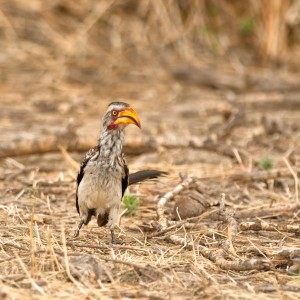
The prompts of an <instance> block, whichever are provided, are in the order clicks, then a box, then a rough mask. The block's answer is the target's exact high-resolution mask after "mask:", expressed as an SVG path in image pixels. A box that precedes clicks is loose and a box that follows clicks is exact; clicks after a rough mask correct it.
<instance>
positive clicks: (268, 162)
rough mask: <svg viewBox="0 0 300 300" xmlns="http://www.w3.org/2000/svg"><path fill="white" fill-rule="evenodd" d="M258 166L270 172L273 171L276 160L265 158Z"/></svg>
mask: <svg viewBox="0 0 300 300" xmlns="http://www.w3.org/2000/svg"><path fill="white" fill-rule="evenodd" d="M258 165H259V166H260V167H261V168H262V169H264V170H266V171H268V170H271V169H272V168H273V166H274V160H273V159H272V158H270V157H264V158H262V159H261V160H260V161H259V162H258Z"/></svg>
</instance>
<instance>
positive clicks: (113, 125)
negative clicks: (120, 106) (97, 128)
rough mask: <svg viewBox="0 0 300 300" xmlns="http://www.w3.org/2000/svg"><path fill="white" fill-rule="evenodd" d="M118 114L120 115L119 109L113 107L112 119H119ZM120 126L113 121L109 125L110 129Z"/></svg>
mask: <svg viewBox="0 0 300 300" xmlns="http://www.w3.org/2000/svg"><path fill="white" fill-rule="evenodd" d="M118 116H119V111H117V110H115V109H113V110H112V111H111V117H112V119H113V120H114V121H116V120H117V119H118ZM118 126H119V125H118V124H115V123H111V124H110V125H108V129H109V130H113V129H116V128H118Z"/></svg>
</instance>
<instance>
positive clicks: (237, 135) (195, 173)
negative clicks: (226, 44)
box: [0, 0, 300, 299]
mask: <svg viewBox="0 0 300 300" xmlns="http://www.w3.org/2000/svg"><path fill="white" fill-rule="evenodd" d="M25 2H26V3H25ZM127 2H128V3H129V4H130V3H131V4H132V1H127ZM127 2H126V3H127ZM8 3H9V4H8ZM28 3H30V5H29V4H28ZM28 3H27V1H22V0H15V1H9V2H6V1H2V2H0V8H1V14H0V21H1V24H0V25H1V30H2V31H1V32H0V34H1V37H2V38H1V41H0V46H1V55H0V64H1V73H0V75H1V83H0V94H1V95H0V97H1V100H0V116H1V118H0V136H1V144H0V159H1V161H0V228H1V230H0V298H1V299H64V298H65V299H78V298H80V299H106V298H107V299H112V298H138V299H199V298H204V299H250V298H253V297H255V298H257V299H299V291H300V282H299V260H300V253H299V252H300V250H299V232H300V219H299V212H300V204H299V182H298V174H299V170H300V169H299V168H300V161H299V159H300V152H299V149H300V148H299V146H300V145H299V129H300V119H299V108H300V105H299V103H300V102H299V95H300V93H299V78H298V75H297V74H295V73H290V72H289V71H287V70H283V69H282V70H281V71H280V72H279V71H276V70H275V71H274V70H270V69H263V68H259V67H249V66H246V65H244V64H243V62H244V60H243V59H245V60H246V61H247V59H248V58H247V57H246V58H245V57H243V56H242V58H241V60H239V59H237V57H238V56H237V55H236V54H237V52H230V54H229V55H227V56H226V57H221V58H220V57H219V58H216V57H215V56H214V55H212V53H209V52H205V51H203V53H202V52H199V51H198V50H197V49H202V48H201V47H200V48H196V47H195V48H193V47H192V45H191V44H190V42H191V41H193V40H194V37H195V36H197V34H198V32H197V30H196V29H197V28H198V27H199V24H198V23H197V22H198V21H199V18H197V16H196V17H195V16H194V15H193V14H192V17H193V19H192V22H191V23H189V24H188V26H187V28H185V27H184V26H183V28H181V27H180V30H179V31H177V29H178V28H177V27H172V24H173V23H172V18H171V16H173V15H174V14H176V11H175V10H174V11H171V13H170V15H168V11H165V13H166V15H165V14H162V15H161V13H160V12H161V9H162V7H163V5H164V4H163V3H164V2H159V1H157V2H153V1H144V2H143V3H148V4H149V6H147V5H146V4H143V5H141V7H139V10H138V11H137V12H136V14H133V15H132V14H131V13H130V12H128V11H127V10H126V9H125V8H126V7H123V6H122V3H121V2H118V1H101V2H99V3H100V4H99V5H96V4H95V3H94V2H93V1H88V0H81V1H79V2H78V3H79V4H78V5H77V4H75V2H74V3H73V2H72V1H67V0H65V1H53V3H52V2H51V5H50V4H49V5H48V4H47V5H43V4H42V2H41V1H30V2H28ZM49 3H50V2H49ZM76 3H77V2H76ZM80 3H81V4H80ZM97 3H98V2H97ZM155 3H160V5H162V7H156V6H155ZM170 3H171V2H170ZM172 3H173V2H172ZM174 3H175V2H174ZM176 3H177V2H176ZM178 3H179V2H178ZM195 3H196V2H195ZM94 4H95V5H94ZM131 4H130V5H131ZM170 7H171V8H173V7H175V6H170ZM170 7H169V8H170ZM148 9H149V11H148ZM153 9H154V10H153ZM123 10H124V11H125V12H126V13H124V14H125V15H126V16H125V17H124V15H123ZM120 11H121V13H120ZM153 11H154V13H153ZM191 12H192V10H191ZM127 14H128V15H127ZM136 16H138V17H136ZM141 16H142V17H141ZM168 16H169V17H170V19H168V18H167V17H168ZM123 17H124V18H125V20H127V23H125V24H127V26H122V24H123V23H122V22H123V21H122V20H123V19H122V18H123ZM146 17H147V18H148V20H147V22H148V23H147V24H146V25H147V26H146V25H145V24H144V23H142V22H141V23H139V21H141V20H144V19H143V18H146ZM175 20H177V19H176V18H175ZM163 22H166V23H167V25H166V24H165V23H163ZM168 22H169V23H168ZM193 22H194V23H193ZM156 23H157V24H159V29H161V30H162V32H161V31H159V30H158V31H155V30H152V29H151V28H152V27H153V26H155V24H156ZM177 25H178V24H177ZM221 25H222V24H221ZM221 25H220V26H221ZM165 26H170V28H169V29H170V30H166V31H164V30H165V28H166V27H165ZM197 26H198V27H197ZM181 29H182V30H183V31H181ZM130 34H132V35H130ZM166 34H169V35H168V36H167V37H166ZM194 34H195V36H194ZM162 37H163V38H162ZM160 39H162V40H163V41H164V42H165V44H160V43H158V41H159V40H160ZM225 40H226V39H225ZM149 41H150V42H149ZM198 42H199V41H198ZM147 43H150V44H147ZM151 46H153V47H152V48H151ZM193 46H194V45H193ZM197 46H199V45H198V44H197ZM200 46H201V43H200ZM291 57H293V58H295V60H297V59H296V57H297V56H291ZM183 58H184V59H183ZM191 65H193V67H191ZM115 99H122V100H125V101H127V102H129V103H130V104H131V105H132V106H133V107H134V108H135V109H136V110H137V111H138V113H139V115H140V118H141V120H142V126H143V129H142V130H141V131H139V130H138V128H128V131H127V136H126V145H125V152H126V154H127V161H128V163H129V167H130V169H131V170H132V171H136V170H140V169H146V168H156V169H161V170H164V171H167V172H169V173H168V175H167V176H166V177H164V178H161V179H159V180H157V181H152V182H147V183H143V184H140V185H138V186H133V187H131V190H130V191H131V193H132V194H134V195H136V196H138V197H139V198H140V200H141V206H140V208H139V210H138V211H137V213H136V215H135V216H132V217H131V216H129V215H127V214H126V213H124V214H123V216H122V218H121V221H120V226H119V228H118V229H117V240H118V244H117V245H114V246H112V245H111V244H110V235H109V231H108V230H107V228H98V227H97V226H96V223H95V222H94V221H93V222H91V224H90V225H89V226H87V227H85V228H83V230H82V232H81V235H80V237H79V238H77V239H75V240H74V239H72V234H73V232H74V230H75V228H76V225H77V222H78V215H77V213H76V209H75V177H76V163H75V162H79V161H80V159H81V158H82V155H83V152H84V151H85V150H87V149H88V148H89V147H90V146H93V145H94V143H95V142H96V140H97V138H98V135H99V130H100V124H101V115H102V113H103V110H104V109H105V107H106V105H107V104H108V103H109V102H110V101H113V100H115ZM132 127H133V126H132ZM58 145H62V146H63V149H67V153H64V152H63V151H61V150H59V149H58ZM71 158H72V159H71ZM268 159H272V161H273V165H272V166H270V168H271V170H270V171H269V172H266V171H265V170H264V168H267V167H268V165H267V163H268ZM169 192H171V193H169ZM166 193H169V194H166ZM165 194H166V196H165V197H164V195H165ZM222 200H223V201H222ZM175 202H176V203H177V205H178V206H180V205H181V207H183V208H185V207H187V205H189V206H191V207H192V209H191V210H192V212H195V211H198V212H201V213H202V214H201V215H200V217H196V218H192V219H189V220H188V221H180V220H179V221H178V220H177V221H176V220H175V218H174V213H173V210H174V204H175ZM123 210H124V208H123V207H122V208H121V210H120V212H122V211H123ZM180 214H181V215H182V214H183V211H180ZM190 216H191V214H190ZM251 222H252V223H251ZM253 222H254V223H253Z"/></svg>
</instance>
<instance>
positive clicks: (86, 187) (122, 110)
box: [74, 102, 162, 243]
mask: <svg viewBox="0 0 300 300" xmlns="http://www.w3.org/2000/svg"><path fill="white" fill-rule="evenodd" d="M129 124H135V125H136V126H138V127H141V125H140V120H139V117H138V115H137V113H136V112H135V111H134V110H133V109H132V108H131V107H130V106H129V104H127V103H124V102H112V103H111V104H110V105H109V106H108V108H107V111H106V113H105V115H104V118H103V131H102V134H101V136H100V139H99V143H98V145H97V146H96V147H94V148H92V149H90V150H89V151H88V152H87V153H86V155H85V157H84V159H83V161H82V163H81V165H80V169H79V172H78V176H77V189H76V208H77V211H78V213H79V214H80V222H79V225H78V229H77V231H76V232H75V235H74V236H75V237H76V236H78V235H79V231H80V229H81V227H82V225H83V224H85V225H87V224H88V223H89V222H90V220H91V218H92V216H95V217H96V218H97V223H98V225H99V226H104V225H106V224H107V225H108V226H109V228H110V231H111V238H112V243H114V242H115V237H114V226H115V224H116V223H117V221H118V212H119V206H120V203H121V200H122V198H123V195H124V193H125V190H126V188H127V186H128V184H133V183H137V182H140V181H143V180H145V179H149V178H155V177H157V176H159V175H161V174H162V172H160V171H155V170H145V171H139V172H136V173H134V174H130V175H129V169H128V167H127V165H126V162H125V159H124V156H123V154H122V147H123V141H124V129H125V127H126V126H127V125H129Z"/></svg>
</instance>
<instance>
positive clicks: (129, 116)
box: [114, 107, 141, 128]
mask: <svg viewBox="0 0 300 300" xmlns="http://www.w3.org/2000/svg"><path fill="white" fill-rule="evenodd" d="M114 123H115V124H116V125H119V124H127V125H128V124H134V125H136V126H138V127H139V128H141V122H140V119H139V116H138V114H137V112H136V111H135V110H134V109H133V108H131V107H128V108H125V109H124V110H123V111H121V112H120V113H119V116H118V119H117V120H116V121H115V122H114Z"/></svg>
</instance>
